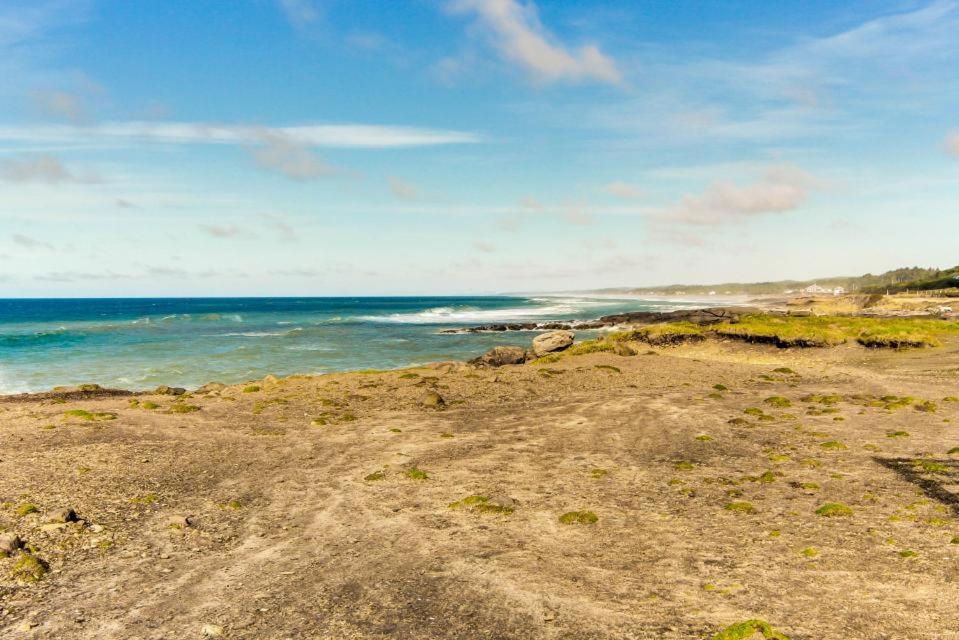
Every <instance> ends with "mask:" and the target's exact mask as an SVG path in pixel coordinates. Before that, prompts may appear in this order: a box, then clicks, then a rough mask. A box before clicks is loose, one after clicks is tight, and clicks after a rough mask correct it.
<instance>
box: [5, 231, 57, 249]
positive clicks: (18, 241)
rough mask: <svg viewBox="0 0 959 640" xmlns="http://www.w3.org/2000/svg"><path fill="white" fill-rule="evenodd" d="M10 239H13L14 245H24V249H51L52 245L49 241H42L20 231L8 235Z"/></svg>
mask: <svg viewBox="0 0 959 640" xmlns="http://www.w3.org/2000/svg"><path fill="white" fill-rule="evenodd" d="M10 239H11V240H13V243H14V244H15V245H18V246H20V247H24V248H26V249H53V245H51V244H50V243H49V242H42V241H40V240H37V239H35V238H31V237H30V236H25V235H23V234H20V233H15V234H13V235H12V236H10Z"/></svg>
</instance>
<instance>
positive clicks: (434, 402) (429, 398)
mask: <svg viewBox="0 0 959 640" xmlns="http://www.w3.org/2000/svg"><path fill="white" fill-rule="evenodd" d="M420 404H421V405H423V406H424V407H429V408H431V409H439V408H440V407H442V406H443V405H445V404H446V400H444V399H443V396H441V395H440V394H438V393H436V392H435V391H427V392H426V394H425V395H424V396H423V398H422V400H420Z"/></svg>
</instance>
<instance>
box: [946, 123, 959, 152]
mask: <svg viewBox="0 0 959 640" xmlns="http://www.w3.org/2000/svg"><path fill="white" fill-rule="evenodd" d="M946 151H948V152H949V153H951V154H952V155H954V156H956V157H957V158H959V129H956V130H955V131H950V132H949V134H948V135H947V136H946Z"/></svg>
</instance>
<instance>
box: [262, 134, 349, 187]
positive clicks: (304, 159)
mask: <svg viewBox="0 0 959 640" xmlns="http://www.w3.org/2000/svg"><path fill="white" fill-rule="evenodd" d="M260 142H261V145H260V146H259V147H254V148H252V149H251V150H250V153H252V154H253V158H254V160H256V164H257V165H258V166H259V167H261V168H262V169H266V170H269V171H277V172H279V173H282V174H283V175H285V176H286V177H287V178H289V179H291V180H296V181H298V182H304V181H306V180H317V179H319V178H325V177H327V176H330V175H332V174H334V173H336V169H335V168H334V167H332V166H330V165H329V164H327V163H326V161H325V160H323V159H322V158H320V157H319V156H318V155H316V153H314V152H313V151H312V150H311V149H309V148H307V147H306V146H305V145H303V144H301V143H299V142H297V141H295V140H293V139H291V138H289V137H288V136H285V135H282V134H277V133H274V132H269V131H267V132H264V133H263V135H262V137H261V140H260Z"/></svg>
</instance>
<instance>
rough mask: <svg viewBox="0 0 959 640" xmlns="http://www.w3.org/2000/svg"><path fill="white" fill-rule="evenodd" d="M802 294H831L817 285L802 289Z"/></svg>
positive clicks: (828, 290)
mask: <svg viewBox="0 0 959 640" xmlns="http://www.w3.org/2000/svg"><path fill="white" fill-rule="evenodd" d="M803 293H832V291H831V290H830V289H827V288H826V287H820V286H819V285H818V284H811V285H809V286H808V287H806V288H805V289H803Z"/></svg>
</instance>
